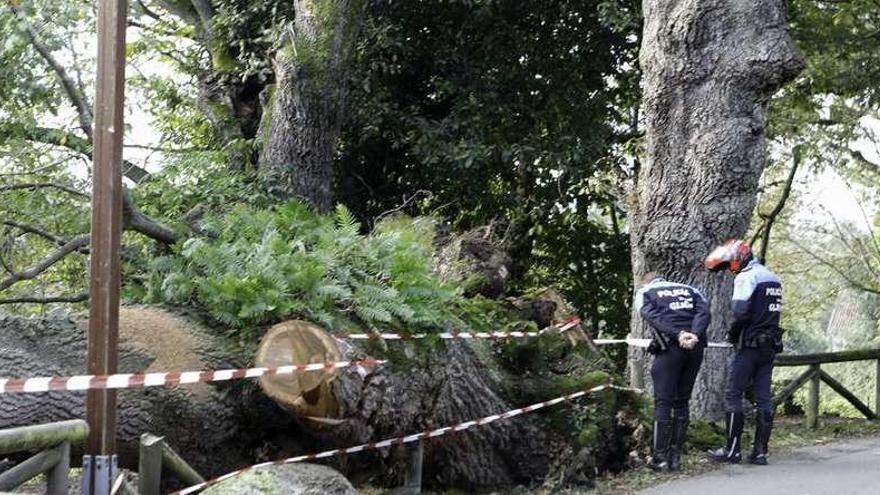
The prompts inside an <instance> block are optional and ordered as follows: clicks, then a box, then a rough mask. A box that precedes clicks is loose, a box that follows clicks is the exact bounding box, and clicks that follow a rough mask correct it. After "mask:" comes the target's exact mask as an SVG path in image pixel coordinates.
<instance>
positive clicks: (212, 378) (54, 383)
mask: <svg viewBox="0 0 880 495" xmlns="http://www.w3.org/2000/svg"><path fill="white" fill-rule="evenodd" d="M579 324H580V320H579V319H577V318H573V319H571V320H569V321H568V322H566V323H564V324H560V325H554V326H550V327H547V328H545V329H543V330H540V331H537V332H444V333H440V334H437V335H439V337H440V338H442V339H459V338H460V339H474V338H492V339H498V338H508V337H537V336H540V335H543V334H545V333H547V332H550V331H552V330H558V331H559V332H564V331H566V330H570V329H572V328H574V327H575V326H577V325H579ZM428 335H431V334H415V335H410V336H407V335H402V334H392V333H384V334H351V335H348V336H347V338H349V339H389V340H395V339H397V340H403V339H421V338H425V337H427V336H428ZM386 362H387V361H384V360H374V359H366V360H362V361H337V362H328V363H312V364H297V365H289V366H280V367H277V368H246V369H226V370H204V371H174V372H166V373H117V374H113V375H77V376H67V377H37V378H0V394H10V393H38V392H55V391H82V390H99V389H124V388H144V387H162V386H174V385H186V384H192V383H210V382H220V381H226V380H238V379H244V378H259V377H261V376H263V375H289V374H293V373H301V372H306V371H320V370H327V369H335V368H346V367H352V368H354V369H355V370H356V371H364V369H369V368H373V367H375V366H377V365H380V364H385V363H386ZM358 368H360V369H358Z"/></svg>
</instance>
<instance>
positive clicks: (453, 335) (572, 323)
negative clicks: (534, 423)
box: [340, 318, 581, 340]
mask: <svg viewBox="0 0 880 495" xmlns="http://www.w3.org/2000/svg"><path fill="white" fill-rule="evenodd" d="M580 323H581V320H580V319H578V318H572V319H570V320H568V321H567V322H565V323H561V324H557V325H551V326H549V327H547V328H544V329H542V330H539V331H537V332H519V331H515V332H441V333H416V334H412V335H404V334H400V333H351V334H348V335H346V336H344V337H340V340H345V339H349V340H415V339H424V338H426V337H439V338H441V339H444V340H453V339H505V338H511V337H515V338H528V337H540V336H541V335H544V334H546V333H548V332H552V331H554V330H556V331H558V332H565V331H567V330H571V329H572V328H574V327H576V326H578V325H580Z"/></svg>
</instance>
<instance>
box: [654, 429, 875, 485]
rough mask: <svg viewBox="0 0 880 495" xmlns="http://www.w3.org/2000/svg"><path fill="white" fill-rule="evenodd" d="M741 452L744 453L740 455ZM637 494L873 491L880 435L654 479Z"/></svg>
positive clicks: (804, 448)
mask: <svg viewBox="0 0 880 495" xmlns="http://www.w3.org/2000/svg"><path fill="white" fill-rule="evenodd" d="M743 457H745V456H743ZM639 493H640V494H642V495H662V494H669V495H752V494H755V495H863V494H864V495H869V494H870V495H878V494H880V437H870V438H860V439H852V440H846V441H840V442H832V443H828V444H824V445H815V446H810V447H803V448H800V449H797V450H794V451H792V452H788V453H786V454H784V455H781V456H780V457H778V458H777V457H771V458H770V465H769V466H751V465H749V464H742V465H730V466H725V467H723V468H721V469H718V470H716V471H711V472H708V473H705V474H702V475H698V476H694V477H692V478H685V479H680V480H676V481H671V482H668V483H663V484H658V485H657V486H654V487H652V488H649V489H647V490H643V491H641V492H639Z"/></svg>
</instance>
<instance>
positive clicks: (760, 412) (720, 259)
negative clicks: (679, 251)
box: [705, 240, 782, 465]
mask: <svg viewBox="0 0 880 495" xmlns="http://www.w3.org/2000/svg"><path fill="white" fill-rule="evenodd" d="M705 265H706V268H708V269H710V270H712V271H719V270H723V269H725V268H727V269H728V270H730V271H731V272H733V273H735V274H736V278H735V279H734V282H733V325H732V327H731V329H730V330H729V331H728V335H727V337H728V341H729V342H730V343H731V344H734V346H735V347H736V355H735V356H734V359H733V364H732V366H731V370H730V376H729V381H728V385H727V393H726V397H725V402H726V406H727V418H726V419H727V445H726V446H725V447H722V448H720V449H718V450H715V451H711V452H709V458H710V459H712V460H715V461H719V462H730V463H738V462H740V461H741V460H742V454H741V453H740V435H741V434H742V430H743V405H742V400H743V394H744V393H745V390H746V388H747V387H748V386H749V385H750V384H752V385H754V396H755V403H756V406H757V414H756V416H755V441H754V445H753V447H752V453H751V454H750V455H749V457H748V461H749V463H751V464H758V465H766V464H767V443H768V441H769V440H770V432H771V430H772V428H773V396H772V395H771V393H770V381H771V379H772V375H773V360H774V358H775V357H776V353H777V352H781V351H782V331H781V329H780V328H779V316H780V312H781V310H782V283H781V281H780V280H779V277H777V276H776V275H775V274H774V273H773V272H771V271H770V270H768V269H767V268H766V267H765V266H764V265H763V264H761V263H760V262H759V261H758V260H757V259H756V258H755V257H754V256H753V255H752V250H751V248H750V247H749V245H748V244H746V243H745V242H743V241H740V240H731V241H728V242H727V243H725V244H724V245H722V246H719V247H718V248H716V249H715V250H714V251H712V253H711V254H709V256H708V257H707V258H706V260H705Z"/></svg>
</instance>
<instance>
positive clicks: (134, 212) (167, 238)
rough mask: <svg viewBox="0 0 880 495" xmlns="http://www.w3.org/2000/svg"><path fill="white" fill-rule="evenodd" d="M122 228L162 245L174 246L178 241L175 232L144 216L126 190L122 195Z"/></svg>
mask: <svg viewBox="0 0 880 495" xmlns="http://www.w3.org/2000/svg"><path fill="white" fill-rule="evenodd" d="M122 228H123V229H124V230H133V231H135V232H138V233H140V234H143V235H145V236H147V237H149V238H151V239H155V240H157V241H159V242H161V243H163V244H166V245H169V244H174V243H175V242H177V240H178V239H179V236H178V235H177V233H176V232H174V231H173V230H171V229H169V228H168V227H166V226H164V225H162V224H161V223H159V222H157V221H155V220H153V219H152V218H150V217H149V216H147V215H145V214H144V213H143V212H142V211H141V210H140V209H138V207H137V205H135V204H134V201H132V199H131V193H129V192H128V190H125V191H123V193H122Z"/></svg>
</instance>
